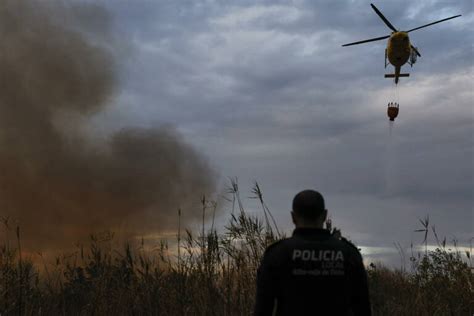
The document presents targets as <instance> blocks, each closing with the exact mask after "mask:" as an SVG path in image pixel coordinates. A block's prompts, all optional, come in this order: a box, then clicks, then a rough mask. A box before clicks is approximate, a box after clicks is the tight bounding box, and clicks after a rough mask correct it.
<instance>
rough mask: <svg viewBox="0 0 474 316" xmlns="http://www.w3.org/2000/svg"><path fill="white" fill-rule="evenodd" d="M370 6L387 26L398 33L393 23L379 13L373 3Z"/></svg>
mask: <svg viewBox="0 0 474 316" xmlns="http://www.w3.org/2000/svg"><path fill="white" fill-rule="evenodd" d="M370 6H371V7H372V9H374V11H375V13H377V15H378V16H379V17H380V18H381V19H382V20H383V21H384V22H385V24H386V25H387V26H388V27H389V28H390V29H391V30H392V31H394V32H398V31H397V29H396V28H395V26H393V25H392V23H390V22H389V21H388V20H387V18H386V17H385V16H384V15H383V14H382V12H380V11H379V9H377V7H376V6H374V4H373V3H371V4H370Z"/></svg>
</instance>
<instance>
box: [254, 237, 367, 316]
mask: <svg viewBox="0 0 474 316" xmlns="http://www.w3.org/2000/svg"><path fill="white" fill-rule="evenodd" d="M274 309H275V310H276V313H275V315H278V316H280V315H285V316H286V315H288V316H289V315H292V316H299V315H364V316H365V315H370V314H371V312H370V303H369V295H368V288H367V274H366V271H365V268H364V265H363V263H362V257H361V255H360V253H359V251H358V249H357V248H356V247H355V246H354V245H353V244H351V243H350V242H349V241H347V240H345V239H343V238H342V239H338V238H336V237H334V236H332V235H331V234H330V232H329V231H328V230H325V229H316V228H297V229H295V230H294V232H293V236H292V237H291V238H288V239H283V240H281V241H278V242H276V243H274V244H273V245H271V246H269V247H268V248H267V250H266V251H265V254H264V257H263V259H262V262H261V264H260V267H259V269H258V274H257V297H256V305H255V315H256V316H264V315H265V316H267V315H268V316H270V315H274V314H273V312H274Z"/></svg>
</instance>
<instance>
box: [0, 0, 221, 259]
mask: <svg viewBox="0 0 474 316" xmlns="http://www.w3.org/2000/svg"><path fill="white" fill-rule="evenodd" d="M110 23H111V19H110V16H109V14H108V12H107V11H106V10H105V9H104V8H102V7H100V6H97V5H88V4H83V3H82V4H80V3H74V4H68V5H66V4H63V3H61V2H53V1H30V0H28V1H26V0H22V1H17V0H5V1H2V2H1V4H0V34H1V37H2V41H3V48H2V51H1V53H0V73H1V76H2V80H1V85H0V121H1V126H2V128H1V129H0V145H1V146H0V172H1V176H0V212H1V213H0V216H1V217H2V219H4V218H9V219H10V223H14V225H19V226H20V227H21V229H22V232H23V240H24V241H25V244H24V246H26V249H28V250H33V249H34V250H35V251H40V250H50V249H62V248H65V247H71V246H72V245H73V244H74V243H75V242H77V241H81V240H83V239H84V238H86V237H87V236H88V235H89V234H91V233H94V232H97V231H102V230H115V231H117V230H118V231H117V233H119V234H120V235H123V234H126V236H127V237H131V236H136V235H145V234H155V233H157V232H158V233H159V232H162V231H164V230H169V229H171V230H173V229H175V227H176V225H177V223H176V222H177V218H176V211H177V209H178V208H182V209H183V214H185V215H186V216H184V217H185V218H183V219H184V220H185V221H186V222H187V223H190V222H192V221H193V220H195V219H196V216H195V213H194V212H193V210H195V208H194V206H196V204H197V203H196V202H199V199H200V196H201V195H202V194H209V193H212V192H213V190H214V173H213V171H212V170H211V168H210V166H209V165H208V162H207V161H206V160H205V159H204V158H203V157H201V156H200V154H198V152H197V151H195V150H194V149H193V148H192V147H191V146H189V145H188V144H187V143H186V142H185V141H184V140H183V138H182V136H180V134H179V133H177V132H176V130H175V129H174V128H172V127H166V126H161V127H152V128H139V127H125V128H122V129H121V130H120V131H118V132H113V133H109V134H108V135H100V134H96V133H94V132H91V131H90V130H89V122H88V121H89V119H90V118H91V117H92V116H93V115H94V114H97V113H100V112H101V111H102V110H104V108H105V106H106V105H108V104H109V105H110V104H111V103H113V95H114V93H115V92H116V91H117V90H116V89H117V86H116V84H117V75H118V73H117V67H118V64H119V63H120V61H119V60H115V58H114V57H115V54H114V53H115V51H114V52H113V53H112V49H113V48H115V45H117V43H115V42H114V34H112V33H111V32H112V31H113V27H112V25H111V24H110ZM107 136H108V137H107Z"/></svg>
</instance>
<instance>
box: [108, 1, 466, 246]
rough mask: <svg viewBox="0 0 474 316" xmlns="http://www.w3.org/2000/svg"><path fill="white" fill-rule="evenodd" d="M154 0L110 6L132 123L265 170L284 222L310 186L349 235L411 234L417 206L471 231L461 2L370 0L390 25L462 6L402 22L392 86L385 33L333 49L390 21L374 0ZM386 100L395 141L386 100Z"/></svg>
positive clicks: (226, 165)
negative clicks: (126, 52) (127, 40)
mask: <svg viewBox="0 0 474 316" xmlns="http://www.w3.org/2000/svg"><path fill="white" fill-rule="evenodd" d="M163 3H165V2H159V3H153V5H152V4H150V2H143V6H140V5H136V6H134V8H129V7H127V5H125V4H121V5H117V6H114V8H112V9H113V10H116V11H118V12H121V13H120V14H122V18H123V20H122V21H121V22H122V23H123V26H122V28H123V29H127V30H128V32H126V33H128V34H129V35H130V34H131V35H130V36H132V37H133V40H134V42H135V43H136V45H137V46H138V47H139V48H138V49H137V57H136V58H135V59H134V60H132V61H131V62H129V64H128V65H127V71H129V72H127V73H128V74H130V77H129V78H128V80H127V82H126V86H127V87H128V89H127V95H125V96H124V97H123V99H122V108H124V109H125V108H126V107H127V106H128V102H129V101H127V100H130V99H134V98H137V99H139V100H142V101H143V103H145V104H150V106H148V107H147V110H146V111H145V112H140V113H132V112H131V111H129V112H128V119H129V120H130V121H133V122H135V123H136V124H144V125H148V124H151V123H152V122H153V121H154V117H155V115H157V116H158V113H159V117H160V118H161V119H165V120H167V121H170V122H173V123H177V124H178V126H179V129H180V130H182V131H183V132H184V133H185V134H186V135H188V136H189V137H190V138H191V139H192V140H193V141H194V142H195V143H196V144H198V145H199V146H200V148H202V150H204V151H205V152H207V153H208V155H209V156H211V157H212V158H211V159H212V160H213V162H214V163H215V164H216V165H217V166H219V167H220V171H221V172H222V173H223V174H225V175H236V176H239V177H240V178H241V180H242V181H244V182H246V183H250V182H251V181H252V180H254V179H256V180H258V181H259V182H261V183H262V185H263V186H264V189H265V188H266V190H265V191H266V192H267V199H268V201H269V204H270V205H271V206H273V208H274V211H275V212H276V213H277V217H278V219H279V222H280V223H281V225H284V226H286V227H288V228H289V226H290V225H289V217H288V214H287V210H288V208H289V205H290V201H291V198H292V197H293V195H294V194H295V193H296V192H297V190H299V189H304V188H307V187H314V188H317V189H320V190H321V191H322V192H323V193H325V194H326V195H327V196H328V205H330V208H331V209H333V210H334V212H335V215H334V216H335V220H337V221H339V222H340V223H341V225H342V226H343V228H344V230H345V231H347V232H348V233H349V234H350V235H352V236H354V239H355V240H356V241H357V242H360V243H364V244H366V245H383V246H386V245H391V244H392V242H393V241H400V242H406V241H408V242H409V241H410V238H411V236H409V235H410V232H411V231H412V230H413V229H414V228H415V227H414V226H416V221H417V217H423V216H424V215H425V214H426V213H430V214H433V217H434V218H435V220H436V221H438V222H437V225H438V226H440V229H443V227H442V226H444V227H445V229H444V231H443V232H444V233H446V234H448V233H452V234H457V235H458V236H462V237H463V238H466V240H467V239H468V237H467V236H468V235H469V233H470V232H471V231H472V227H470V225H471V224H472V186H473V183H472V180H473V174H472V170H473V166H472V155H473V153H472V147H473V146H472V133H473V123H472V110H471V104H472V98H473V95H472V84H470V82H472V76H473V68H472V60H473V59H472V57H473V56H472V48H471V43H472V40H473V38H472V36H473V35H472V34H471V33H472V32H469V31H468V30H470V29H471V28H472V23H473V13H472V3H470V1H458V2H455V3H453V2H443V1H439V2H437V1H428V2H420V3H418V2H417V3H413V2H410V1H402V2H386V1H385V2H380V3H375V4H376V5H377V6H378V8H379V9H380V10H381V11H382V12H383V13H384V14H385V15H386V17H387V18H389V20H390V21H391V22H392V23H393V24H394V25H395V26H397V27H399V28H400V29H409V28H413V27H416V26H419V25H422V24H426V23H429V22H432V21H434V20H437V19H441V18H443V17H446V16H450V15H455V14H463V17H462V18H459V19H455V20H452V21H447V22H445V23H441V24H438V25H435V26H433V27H430V28H426V29H423V30H419V31H416V32H413V33H411V34H410V36H411V40H412V41H413V43H414V44H415V45H416V46H417V47H418V48H419V49H420V51H421V54H422V57H421V58H420V59H419V60H418V63H417V64H416V65H415V66H414V68H410V67H409V66H404V68H403V69H404V71H408V72H410V73H411V77H410V78H402V80H401V83H400V85H399V88H398V92H397V91H396V89H395V88H394V87H393V83H392V81H391V80H389V79H384V78H383V74H384V73H388V72H391V71H393V70H392V68H391V67H390V66H389V67H388V68H387V69H384V67H383V63H384V49H385V45H386V42H385V41H380V42H376V43H369V44H365V45H360V46H353V47H344V48H343V47H341V45H342V44H344V43H347V42H352V41H357V40H362V39H367V38H371V37H378V36H383V35H388V34H389V33H390V30H389V29H388V28H387V27H386V26H385V25H384V23H383V21H381V20H380V18H379V17H378V16H377V15H376V14H375V12H373V10H372V9H371V7H370V4H369V2H360V1H257V2H256V1H238V2H235V1H234V2H232V4H228V3H224V2H213V1H198V2H193V5H189V4H187V5H184V4H182V3H180V4H176V3H171V2H166V3H165V4H163ZM128 10H131V12H132V13H131V17H130V18H129V16H128ZM150 12H151V13H150ZM397 93H398V95H399V96H398V97H397ZM396 99H399V100H400V103H401V112H400V117H399V118H398V119H397V121H396V122H395V125H394V127H393V130H392V137H391V138H390V137H389V126H388V122H387V118H386V113H385V107H386V104H387V103H388V102H389V101H394V100H396ZM111 115H113V114H111ZM331 206H334V207H331ZM387 219H388V220H387ZM467 219H469V220H467ZM361 231H363V232H366V233H365V234H361V233H360V232H361ZM381 235H385V236H384V237H380V236H381ZM375 236H377V238H375Z"/></svg>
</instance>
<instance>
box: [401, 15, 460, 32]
mask: <svg viewBox="0 0 474 316" xmlns="http://www.w3.org/2000/svg"><path fill="white" fill-rule="evenodd" d="M460 16H461V14H459V15H455V16H452V17H450V18H446V19H442V20H439V21H436V22H432V23H429V24H425V25H422V26H419V27H415V28H414V29H411V30H408V31H405V32H407V33H409V32H411V31H415V30H419V29H422V28H424V27H427V26H430V25H433V24H436V23H441V22H444V21H447V20H451V19H454V18H458V17H460Z"/></svg>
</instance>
